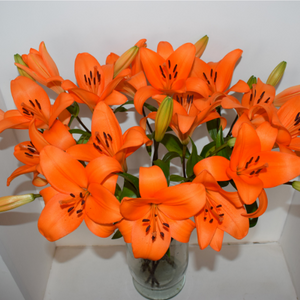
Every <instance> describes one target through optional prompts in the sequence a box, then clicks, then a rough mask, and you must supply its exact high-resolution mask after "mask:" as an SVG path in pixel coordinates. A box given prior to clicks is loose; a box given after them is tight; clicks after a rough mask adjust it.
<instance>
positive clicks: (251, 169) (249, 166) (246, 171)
mask: <svg viewBox="0 0 300 300" xmlns="http://www.w3.org/2000/svg"><path fill="white" fill-rule="evenodd" d="M259 160H260V156H259V155H258V156H257V157H256V158H254V156H252V157H251V158H250V159H249V160H248V161H247V162H246V164H245V166H244V167H237V170H236V173H237V175H248V176H258V174H259V173H260V172H261V171H265V170H266V168H267V167H268V166H269V165H268V163H262V162H259Z"/></svg>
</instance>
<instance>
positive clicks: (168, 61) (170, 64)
mask: <svg viewBox="0 0 300 300" xmlns="http://www.w3.org/2000/svg"><path fill="white" fill-rule="evenodd" d="M168 64H169V69H170V68H171V62H170V60H168Z"/></svg>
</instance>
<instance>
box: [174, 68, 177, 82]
mask: <svg viewBox="0 0 300 300" xmlns="http://www.w3.org/2000/svg"><path fill="white" fill-rule="evenodd" d="M176 66H177V65H176ZM177 73H178V72H176V73H175V75H174V79H175V78H176V77H177Z"/></svg>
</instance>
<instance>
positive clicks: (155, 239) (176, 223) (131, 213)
mask: <svg viewBox="0 0 300 300" xmlns="http://www.w3.org/2000/svg"><path fill="white" fill-rule="evenodd" d="M139 178H140V184H139V188H140V194H141V198H124V199H123V200H122V202H121V206H120V211H121V214H122V215H123V217H124V218H125V220H129V221H132V231H131V233H130V231H129V230H126V231H125V232H124V231H122V227H121V228H120V230H121V232H122V234H123V236H124V237H125V238H126V239H127V235H131V244H132V250H133V254H134V257H135V258H145V259H151V260H159V259H161V258H162V257H163V255H164V254H165V253H166V251H167V250H168V248H169V245H170V242H171V237H172V238H174V239H175V240H178V241H180V242H183V243H187V242H188V241H189V237H190V234H191V232H192V230H193V229H194V223H193V222H192V221H191V220H189V219H188V218H190V217H192V216H193V215H195V214H196V213H197V212H198V211H199V210H200V209H201V208H202V207H203V205H204V204H205V191H204V187H203V185H202V184H198V183H183V184H180V185H177V186H172V187H168V184H167V181H166V178H165V176H164V174H163V171H162V170H161V169H160V168H159V167H157V166H152V167H149V168H144V167H141V168H140V176H139ZM128 240H130V238H128Z"/></svg>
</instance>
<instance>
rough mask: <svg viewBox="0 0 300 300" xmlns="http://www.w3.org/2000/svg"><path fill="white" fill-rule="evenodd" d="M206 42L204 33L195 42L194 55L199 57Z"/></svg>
mask: <svg viewBox="0 0 300 300" xmlns="http://www.w3.org/2000/svg"><path fill="white" fill-rule="evenodd" d="M207 43H208V36H207V35H205V36H204V37H203V38H201V39H200V40H199V41H198V42H196V43H195V47H196V57H199V58H200V57H201V55H202V54H203V52H204V50H205V48H206V46H207Z"/></svg>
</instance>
